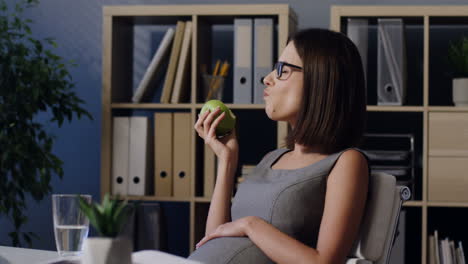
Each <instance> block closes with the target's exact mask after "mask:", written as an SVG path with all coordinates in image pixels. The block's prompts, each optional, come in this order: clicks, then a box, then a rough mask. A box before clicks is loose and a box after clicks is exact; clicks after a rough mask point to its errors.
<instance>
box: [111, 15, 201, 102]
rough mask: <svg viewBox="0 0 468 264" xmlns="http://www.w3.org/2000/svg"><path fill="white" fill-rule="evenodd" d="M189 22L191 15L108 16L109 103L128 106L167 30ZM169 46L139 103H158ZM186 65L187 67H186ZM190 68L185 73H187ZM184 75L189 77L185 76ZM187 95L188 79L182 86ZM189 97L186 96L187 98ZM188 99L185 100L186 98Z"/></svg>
mask: <svg viewBox="0 0 468 264" xmlns="http://www.w3.org/2000/svg"><path fill="white" fill-rule="evenodd" d="M179 20H182V21H190V20H192V17H191V16H162V17H154V16H112V17H111V22H110V23H112V36H111V39H110V41H109V42H110V43H108V44H107V45H110V46H111V47H110V50H111V52H112V54H111V55H110V67H108V68H107V70H108V71H109V72H108V74H110V83H109V84H108V85H109V87H112V88H111V89H109V90H110V91H111V103H129V102H131V99H132V96H133V94H134V92H135V91H136V89H137V87H138V86H139V83H140V81H141V80H142V78H143V75H144V73H145V72H146V70H147V68H148V66H149V64H150V62H151V60H152V58H153V56H154V54H155V52H156V50H157V49H158V47H159V45H160V43H161V41H162V38H163V37H164V35H165V33H166V31H167V30H168V29H169V28H173V29H174V30H175V26H176V24H177V21H179ZM171 48H172V44H170V45H169V47H168V51H167V52H166V56H165V57H164V58H163V59H162V62H161V64H160V65H159V67H158V70H157V72H156V75H155V76H154V78H153V81H152V82H151V83H150V84H149V89H148V91H149V92H147V93H146V94H145V96H144V97H143V98H142V100H141V102H152V103H156V102H159V101H160V97H161V93H162V88H163V85H164V79H165V75H166V70H167V66H168V60H169V59H168V58H169V55H170V52H171ZM189 65H190V64H189ZM190 68H191V67H190V66H189V67H188V69H187V71H190ZM188 76H190V75H189V74H188ZM186 86H187V87H186V89H187V91H188V92H187V94H190V90H191V89H190V77H188V80H187V83H186ZM188 98H190V96H189V97H188ZM187 100H189V99H187Z"/></svg>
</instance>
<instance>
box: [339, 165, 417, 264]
mask: <svg viewBox="0 0 468 264" xmlns="http://www.w3.org/2000/svg"><path fill="white" fill-rule="evenodd" d="M368 195H369V197H368V199H367V204H366V209H365V212H364V218H363V220H362V223H361V227H360V230H359V234H358V238H357V240H356V241H355V243H354V246H353V249H352V251H351V253H350V255H349V258H348V260H347V262H346V263H347V264H351V263H377V264H384V263H385V264H386V263H388V260H389V258H390V252H391V249H392V246H393V240H394V238H395V232H396V229H397V223H398V219H399V216H400V210H401V205H402V203H403V201H405V200H408V199H409V198H410V196H411V192H410V190H409V188H408V187H406V186H397V185H396V179H395V177H394V176H392V175H390V174H387V173H381V172H379V173H372V175H371V177H370V178H369V194H368Z"/></svg>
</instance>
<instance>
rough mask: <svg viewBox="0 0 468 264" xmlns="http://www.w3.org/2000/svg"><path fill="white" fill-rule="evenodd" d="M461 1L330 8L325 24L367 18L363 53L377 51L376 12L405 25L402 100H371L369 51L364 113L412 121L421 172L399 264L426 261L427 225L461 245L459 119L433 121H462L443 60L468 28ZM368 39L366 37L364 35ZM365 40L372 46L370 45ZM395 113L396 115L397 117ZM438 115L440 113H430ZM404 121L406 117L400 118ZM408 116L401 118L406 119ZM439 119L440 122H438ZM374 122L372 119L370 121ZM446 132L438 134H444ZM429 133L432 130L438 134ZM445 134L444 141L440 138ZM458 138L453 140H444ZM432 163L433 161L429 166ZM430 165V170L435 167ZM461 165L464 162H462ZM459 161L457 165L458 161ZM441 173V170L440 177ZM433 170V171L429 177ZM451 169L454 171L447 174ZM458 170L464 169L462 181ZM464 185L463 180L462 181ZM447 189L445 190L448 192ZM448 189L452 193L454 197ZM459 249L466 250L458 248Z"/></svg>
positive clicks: (341, 27)
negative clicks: (387, 103)
mask: <svg viewBox="0 0 468 264" xmlns="http://www.w3.org/2000/svg"><path fill="white" fill-rule="evenodd" d="M467 14H468V6H443V5H440V6H332V8H331V16H330V19H331V20H330V27H331V29H333V30H335V31H341V32H343V33H345V32H346V24H347V19H348V18H365V19H367V20H368V21H369V42H368V43H369V53H371V49H374V50H375V49H376V46H375V45H376V38H377V37H376V29H377V23H376V20H377V18H401V19H403V22H404V24H405V31H404V33H405V37H406V43H405V45H406V49H407V74H408V79H407V88H406V89H407V93H408V94H407V99H408V100H407V103H406V104H404V105H402V106H380V105H377V103H376V99H375V97H376V83H377V82H376V72H375V70H374V71H372V69H370V68H371V67H373V66H375V65H374V64H372V63H375V61H376V55H375V54H374V55H369V56H368V64H369V65H368V79H367V80H368V83H367V85H368V96H369V97H373V98H368V107H367V109H368V111H369V115H371V116H372V115H373V116H375V117H376V118H374V119H372V120H371V122H377V123H378V121H376V120H378V119H379V117H389V116H390V117H391V116H392V114H393V116H394V117H398V119H395V118H393V119H392V118H387V119H386V118H383V119H385V120H384V122H389V123H391V125H388V124H384V122H382V123H378V124H377V126H384V127H385V128H384V129H386V130H389V131H388V132H394V131H395V130H397V131H398V130H405V129H407V127H417V129H416V134H415V135H416V137H417V139H416V142H419V143H417V144H416V145H419V146H417V153H418V157H419V161H420V164H419V167H420V172H419V173H417V174H416V177H417V185H418V187H417V188H416V193H415V195H416V196H415V198H416V199H414V200H411V201H408V202H405V203H404V205H403V206H404V207H403V209H404V210H406V211H407V216H406V239H405V241H406V242H405V260H406V263H418V262H419V263H428V262H429V259H428V256H427V255H428V250H429V245H428V237H429V235H431V234H432V233H433V232H434V230H438V231H439V237H442V238H444V237H447V236H448V237H450V238H451V239H454V240H461V241H463V242H464V244H465V245H466V244H467V243H468V236H467V235H468V229H467V228H466V221H465V220H463V219H466V218H465V216H466V215H467V213H468V208H467V207H468V200H467V199H466V198H465V195H459V194H458V192H457V190H456V189H457V188H455V187H460V188H462V189H464V190H466V188H465V186H466V167H465V171H462V170H461V169H460V168H453V166H451V165H450V161H451V160H454V159H456V160H458V162H461V163H463V164H466V162H468V155H467V154H466V152H467V151H468V148H467V147H466V143H464V142H467V134H466V131H468V130H467V129H468V126H467V125H466V124H465V123H466V122H463V121H462V122H457V121H452V122H451V121H448V123H444V126H443V127H442V126H441V125H439V123H437V120H439V119H441V120H464V119H463V117H468V108H467V107H455V106H453V103H452V98H451V95H452V91H451V87H452V84H451V78H450V77H448V76H446V75H444V71H445V70H446V69H445V68H444V67H446V65H445V64H444V61H443V56H445V54H446V51H447V47H448V44H449V42H450V41H454V40H456V39H457V38H459V37H460V36H461V35H462V34H463V33H465V35H466V32H467V29H468V16H467ZM371 38H373V40H371ZM372 45H374V47H373V48H372ZM397 114H399V115H397ZM435 117H438V118H439V119H436V118H435ZM405 119H406V120H405ZM408 119H409V120H410V121H407V120H408ZM444 122H446V121H444ZM369 126H370V127H375V126H376V124H369ZM444 134H445V135H444ZM431 135H438V136H439V137H435V136H433V137H432V138H431ZM447 140H448V141H447ZM451 140H453V142H459V143H460V144H459V145H457V146H452V145H453V144H454V143H452V145H450V141H451ZM431 165H433V166H431ZM435 165H437V168H435ZM465 166H466V165H465ZM459 167H463V165H462V166H459ZM441 174H444V175H441ZM431 175H432V176H431ZM451 175H455V176H454V177H449V176H451ZM460 175H465V179H464V180H463V179H461V178H462V177H460ZM466 187H468V186H466ZM451 193H452V194H451ZM453 193H455V194H456V195H453ZM465 255H466V254H465Z"/></svg>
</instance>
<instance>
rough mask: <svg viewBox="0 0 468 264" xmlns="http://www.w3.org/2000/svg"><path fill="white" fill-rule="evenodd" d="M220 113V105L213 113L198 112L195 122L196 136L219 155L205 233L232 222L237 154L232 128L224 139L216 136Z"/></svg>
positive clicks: (234, 134)
mask: <svg viewBox="0 0 468 264" xmlns="http://www.w3.org/2000/svg"><path fill="white" fill-rule="evenodd" d="M219 113H220V109H219V107H217V108H216V109H215V110H214V111H213V112H210V111H206V112H205V113H204V114H203V115H199V117H198V120H197V122H196V123H195V125H194V128H195V130H196V131H197V133H198V135H199V136H200V137H201V138H203V139H204V141H205V144H207V145H209V146H210V148H211V149H212V150H213V152H214V153H215V155H216V157H217V158H218V171H217V176H216V184H215V188H214V192H213V197H212V198H211V204H210V209H209V211H208V219H207V221H206V234H209V233H211V232H213V231H214V230H215V229H216V228H217V227H218V226H219V225H222V224H224V223H226V222H228V221H231V213H230V208H231V194H232V188H233V184H234V174H235V172H236V168H237V162H238V155H239V145H238V142H237V138H236V131H235V129H234V130H233V131H232V133H231V134H229V135H227V136H224V137H223V138H218V137H217V136H216V133H215V130H216V127H217V126H218V124H219V122H221V120H222V119H223V118H224V116H225V113H224V112H223V113H221V114H219ZM218 114H219V116H218Z"/></svg>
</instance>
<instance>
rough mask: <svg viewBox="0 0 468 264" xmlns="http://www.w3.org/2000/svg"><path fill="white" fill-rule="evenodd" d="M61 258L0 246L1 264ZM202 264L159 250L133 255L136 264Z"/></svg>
mask: <svg viewBox="0 0 468 264" xmlns="http://www.w3.org/2000/svg"><path fill="white" fill-rule="evenodd" d="M60 259H63V258H60V257H59V255H58V253H57V252H56V251H46V250H37V249H29V248H14V247H2V246H0V264H46V263H49V262H53V261H58V260H60ZM67 260H72V261H73V263H80V261H79V257H71V258H67ZM156 262H157V263H165V264H202V263H200V262H196V261H193V260H188V259H185V258H181V257H178V256H174V255H171V254H168V253H165V252H161V251H157V250H143V251H138V252H134V253H133V254H132V263H134V264H153V263H156Z"/></svg>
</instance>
